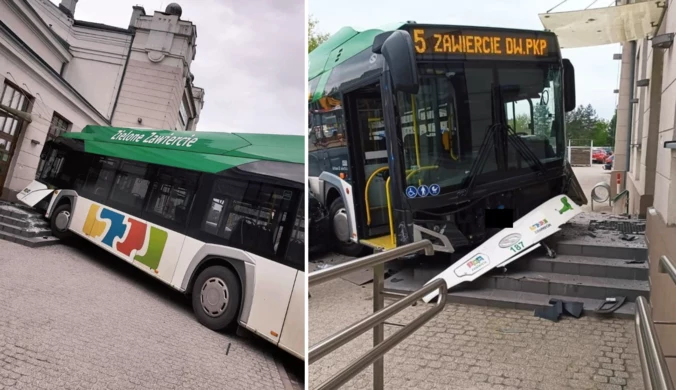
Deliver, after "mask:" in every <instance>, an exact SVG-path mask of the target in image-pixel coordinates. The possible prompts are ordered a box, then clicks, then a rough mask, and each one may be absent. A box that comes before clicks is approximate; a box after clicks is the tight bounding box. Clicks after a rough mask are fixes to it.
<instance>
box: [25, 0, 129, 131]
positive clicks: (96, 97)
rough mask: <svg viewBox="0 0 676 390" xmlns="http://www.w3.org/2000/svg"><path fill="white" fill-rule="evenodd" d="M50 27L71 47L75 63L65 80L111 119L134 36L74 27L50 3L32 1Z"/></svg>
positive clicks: (70, 20)
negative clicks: (54, 27) (55, 27)
mask: <svg viewBox="0 0 676 390" xmlns="http://www.w3.org/2000/svg"><path fill="white" fill-rule="evenodd" d="M29 2H30V3H31V5H32V6H33V8H35V10H36V11H37V12H38V13H39V14H40V16H41V17H42V18H43V20H44V21H45V22H46V23H47V24H51V25H52V26H57V29H55V30H54V31H55V32H57V33H58V34H59V35H60V36H61V38H62V39H63V40H65V41H66V42H68V43H69V45H70V52H71V53H72V55H73V59H72V60H71V61H70V63H69V64H68V65H67V66H66V70H65V72H64V74H63V77H64V78H65V79H66V80H68V82H69V83H70V84H71V85H72V86H74V87H75V88H76V89H77V90H78V92H80V94H82V96H84V97H85V98H86V99H87V100H88V101H89V102H90V103H91V104H92V105H93V106H94V107H96V109H97V110H98V111H99V112H101V113H103V114H104V115H105V116H106V118H110V117H111V115H112V113H113V107H114V105H115V99H116V98H117V94H118V89H119V87H120V83H121V81H122V76H123V74H124V65H125V62H126V59H127V56H128V54H129V46H130V45H131V42H132V38H133V36H132V34H131V32H129V33H122V32H115V31H106V30H100V29H93V28H88V27H80V26H77V25H73V20H72V19H70V18H68V17H67V16H66V15H64V14H63V12H61V11H60V10H59V9H58V8H57V7H56V6H55V5H54V4H52V3H51V2H49V1H48V0H29Z"/></svg>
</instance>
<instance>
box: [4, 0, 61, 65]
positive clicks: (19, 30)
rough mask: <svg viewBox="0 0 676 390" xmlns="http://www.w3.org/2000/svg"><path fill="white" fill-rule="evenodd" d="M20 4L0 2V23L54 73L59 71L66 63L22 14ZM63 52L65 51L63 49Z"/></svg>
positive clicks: (37, 27)
mask: <svg viewBox="0 0 676 390" xmlns="http://www.w3.org/2000/svg"><path fill="white" fill-rule="evenodd" d="M21 8H22V4H21V3H18V2H15V0H0V15H2V19H1V20H2V23H4V24H5V25H7V27H9V29H10V30H11V31H12V32H13V33H14V34H16V35H17V36H18V37H19V38H20V39H21V40H22V41H24V42H25V43H26V44H27V45H28V46H29V47H30V48H31V49H32V50H33V51H34V52H36V53H37V54H38V55H39V56H40V57H41V58H42V59H43V60H44V61H45V62H46V63H47V64H49V66H50V67H51V68H52V69H53V70H54V71H56V72H59V71H61V66H62V65H63V63H64V62H65V61H66V58H64V57H63V56H62V55H61V54H60V53H59V50H57V49H55V48H53V46H54V45H53V42H50V40H49V39H47V38H45V37H44V36H43V34H42V32H41V30H40V28H39V25H38V23H36V21H33V20H31V19H30V18H29V17H27V16H25V15H23V14H22V11H24V10H25V4H24V5H23V8H24V10H22V9H21ZM37 22H39V21H37ZM64 50H65V49H64Z"/></svg>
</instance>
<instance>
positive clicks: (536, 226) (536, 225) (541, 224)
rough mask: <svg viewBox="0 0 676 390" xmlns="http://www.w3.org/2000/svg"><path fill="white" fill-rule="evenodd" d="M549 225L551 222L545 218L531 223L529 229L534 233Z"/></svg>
mask: <svg viewBox="0 0 676 390" xmlns="http://www.w3.org/2000/svg"><path fill="white" fill-rule="evenodd" d="M550 226H552V224H550V223H549V221H547V219H546V218H545V219H543V220H542V221H540V222H537V223H534V224H532V225H531V226H530V230H531V231H532V232H535V233H540V232H541V231H543V230H545V229H547V228H549V227H550Z"/></svg>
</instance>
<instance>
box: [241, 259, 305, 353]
mask: <svg viewBox="0 0 676 390" xmlns="http://www.w3.org/2000/svg"><path fill="white" fill-rule="evenodd" d="M251 256H252V257H254V258H255V261H256V284H255V286H254V293H253V301H252V304H251V314H250V315H249V320H248V321H247V323H246V326H247V327H248V328H250V329H253V330H255V331H256V333H258V334H260V335H261V336H262V337H264V338H266V339H268V340H270V341H272V342H273V343H275V344H277V343H278V342H279V336H280V335H281V333H282V326H283V325H284V318H286V312H287V308H288V307H289V301H290V299H291V292H292V289H293V285H294V281H295V280H296V275H297V274H298V271H297V270H295V269H293V268H291V267H288V266H285V265H282V264H279V263H276V262H274V261H271V260H268V259H266V258H263V257H260V256H256V255H253V254H251ZM301 318H304V315H303V316H301Z"/></svg>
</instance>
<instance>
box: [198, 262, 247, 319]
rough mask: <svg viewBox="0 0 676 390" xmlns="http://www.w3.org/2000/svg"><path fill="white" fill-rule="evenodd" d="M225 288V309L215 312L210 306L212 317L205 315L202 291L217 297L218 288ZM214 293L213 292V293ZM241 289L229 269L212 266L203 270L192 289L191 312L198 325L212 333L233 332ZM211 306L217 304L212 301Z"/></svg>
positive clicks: (235, 276) (237, 279) (236, 278)
mask: <svg viewBox="0 0 676 390" xmlns="http://www.w3.org/2000/svg"><path fill="white" fill-rule="evenodd" d="M221 283H223V284H224V286H225V287H226V288H227V290H226V291H227V294H225V295H226V296H227V298H228V299H227V304H226V305H225V308H224V309H222V312H220V313H219V312H218V311H220V310H215V309H214V306H212V308H211V309H212V310H213V311H212V315H209V314H207V311H206V310H207V309H205V308H204V307H203V305H202V290H204V289H210V290H211V291H212V292H206V295H207V296H210V297H219V295H213V294H215V293H216V294H218V293H219V291H218V288H222V286H223V285H221ZM207 291H209V290H207ZM214 291H215V292H214ZM241 291H242V288H241V286H240V283H239V278H238V277H237V275H235V274H234V273H233V272H232V271H231V270H230V269H228V268H226V267H223V266H220V265H214V266H211V267H208V268H206V269H204V270H203V271H202V272H200V274H199V275H198V276H197V279H195V284H194V286H193V288H192V297H191V300H192V310H193V312H194V313H195V317H197V321H199V323H200V324H202V325H204V326H206V327H207V328H209V329H211V330H214V331H224V330H233V329H234V328H236V325H237V313H239V306H240V301H241V300H240V297H241V294H242V293H241ZM224 292H225V291H224ZM213 304H217V301H216V300H214V301H213Z"/></svg>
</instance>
